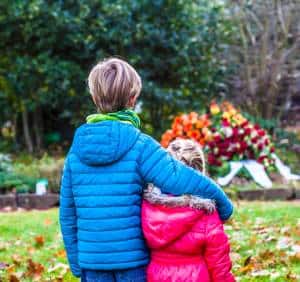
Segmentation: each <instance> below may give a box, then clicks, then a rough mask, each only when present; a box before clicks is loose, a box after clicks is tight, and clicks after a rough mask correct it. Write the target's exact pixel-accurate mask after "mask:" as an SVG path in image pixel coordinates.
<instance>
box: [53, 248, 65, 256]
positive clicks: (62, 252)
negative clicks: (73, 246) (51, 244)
mask: <svg viewBox="0 0 300 282" xmlns="http://www.w3.org/2000/svg"><path fill="white" fill-rule="evenodd" d="M55 255H56V256H57V257H59V258H65V257H66V251H65V250H64V249H61V250H58V251H57V253H56V254H55Z"/></svg>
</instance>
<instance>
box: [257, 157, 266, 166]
mask: <svg viewBox="0 0 300 282" xmlns="http://www.w3.org/2000/svg"><path fill="white" fill-rule="evenodd" d="M266 157H267V156H260V157H259V158H258V159H257V161H258V162H259V163H260V164H262V163H263V161H264V159H265V158H266Z"/></svg>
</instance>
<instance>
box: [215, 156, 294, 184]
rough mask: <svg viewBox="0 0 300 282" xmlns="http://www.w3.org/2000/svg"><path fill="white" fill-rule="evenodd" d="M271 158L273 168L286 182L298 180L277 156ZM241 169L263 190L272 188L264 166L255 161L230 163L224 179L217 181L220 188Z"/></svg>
mask: <svg viewBox="0 0 300 282" xmlns="http://www.w3.org/2000/svg"><path fill="white" fill-rule="evenodd" d="M272 157H273V158H274V160H275V167H276V168H277V170H278V171H279V173H280V174H281V175H282V176H283V177H284V178H285V179H286V180H300V175H297V174H293V173H291V169H290V168H289V167H288V166H286V165H284V164H283V162H282V161H281V160H280V159H279V158H278V156H276V155H275V154H272ZM243 167H245V168H246V169H247V171H248V172H249V174H250V175H251V177H252V178H253V180H254V181H255V182H256V183H257V184H259V185H260V186H262V187H264V188H271V187H272V181H271V179H270V178H269V176H268V175H267V173H266V171H265V168H264V166H263V165H262V164H260V163H258V162H257V161H255V160H243V161H234V162H230V172H229V173H228V174H227V175H226V176H224V177H219V178H218V179H217V182H218V183H219V184H220V185H221V186H226V185H228V184H229V183H230V182H231V181H232V179H233V178H234V177H235V176H236V175H237V174H238V172H239V171H240V170H241V169H242V168H243Z"/></svg>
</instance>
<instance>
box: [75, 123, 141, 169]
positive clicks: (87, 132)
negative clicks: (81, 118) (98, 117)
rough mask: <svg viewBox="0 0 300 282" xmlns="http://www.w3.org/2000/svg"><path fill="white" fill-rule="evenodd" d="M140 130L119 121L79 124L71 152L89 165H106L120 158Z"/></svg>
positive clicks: (129, 147)
mask: <svg viewBox="0 0 300 282" xmlns="http://www.w3.org/2000/svg"><path fill="white" fill-rule="evenodd" d="M139 134H140V131H139V130H138V129H136V128H135V127H134V126H133V125H131V124H128V123H124V122H119V121H103V122H98V123H89V124H84V125H82V126H80V127H79V128H78V129H77V131H76V133H75V136H74V140H73V144H72V148H71V152H72V153H74V154H76V155H77V156H78V157H79V159H80V161H81V162H83V163H85V164H87V165H90V166H98V165H106V164H110V163H114V162H116V161H118V160H119V159H121V158H122V157H123V156H124V155H125V154H126V153H127V152H128V151H129V150H130V149H131V148H132V146H133V145H134V144H135V143H136V141H137V138H138V136H139Z"/></svg>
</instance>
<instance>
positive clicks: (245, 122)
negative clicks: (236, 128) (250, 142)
mask: <svg viewBox="0 0 300 282" xmlns="http://www.w3.org/2000/svg"><path fill="white" fill-rule="evenodd" d="M247 125H249V121H247V120H246V121H244V122H243V123H242V124H241V126H242V127H246V126H247ZM249 129H250V128H249Z"/></svg>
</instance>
